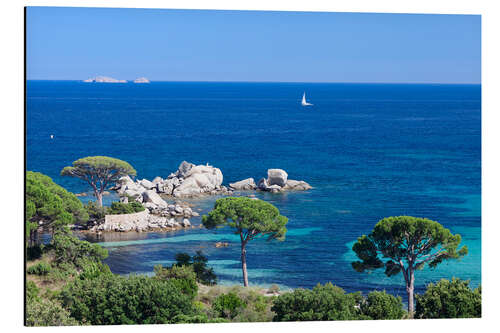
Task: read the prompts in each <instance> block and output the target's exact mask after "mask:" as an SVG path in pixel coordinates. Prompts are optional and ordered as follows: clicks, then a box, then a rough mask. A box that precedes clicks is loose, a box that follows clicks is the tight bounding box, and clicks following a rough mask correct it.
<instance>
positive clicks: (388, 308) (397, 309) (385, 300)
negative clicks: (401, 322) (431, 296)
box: [360, 291, 406, 320]
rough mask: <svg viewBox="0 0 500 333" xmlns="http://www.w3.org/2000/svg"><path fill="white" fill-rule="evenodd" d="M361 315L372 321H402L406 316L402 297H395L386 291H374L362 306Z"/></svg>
mask: <svg viewBox="0 0 500 333" xmlns="http://www.w3.org/2000/svg"><path fill="white" fill-rule="evenodd" d="M360 308H361V313H362V314H364V315H366V316H368V317H370V318H371V319H375V320H378V319H401V318H403V316H404V315H405V313H406V312H405V311H404V310H403V302H402V301H401V297H399V296H398V297H394V296H392V295H389V294H387V293H386V292H385V291H372V292H370V293H369V294H368V296H367V297H366V299H364V300H363V301H362V302H361V304H360Z"/></svg>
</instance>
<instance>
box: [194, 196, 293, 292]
mask: <svg viewBox="0 0 500 333" xmlns="http://www.w3.org/2000/svg"><path fill="white" fill-rule="evenodd" d="M287 222H288V218H286V217H285V216H282V215H280V212H279V210H278V208H276V207H274V206H273V205H272V204H270V203H268V202H265V201H263V200H256V199H250V198H246V197H239V198H235V197H228V198H222V199H218V200H217V201H216V202H215V206H214V209H213V210H212V211H211V212H209V213H208V215H205V216H203V218H202V223H203V225H204V226H205V227H206V228H208V229H213V228H217V227H222V226H229V227H231V228H233V229H234V233H235V234H238V235H240V240H241V263H242V270H243V284H244V285H245V286H248V274H247V268H246V245H247V243H248V242H249V241H251V240H252V239H254V238H256V237H259V236H263V235H265V236H267V239H268V240H273V239H275V240H279V241H282V240H284V239H285V234H286V231H287V229H286V224H287Z"/></svg>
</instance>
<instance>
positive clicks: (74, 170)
mask: <svg viewBox="0 0 500 333" xmlns="http://www.w3.org/2000/svg"><path fill="white" fill-rule="evenodd" d="M136 174H137V172H136V171H135V169H134V168H133V167H132V166H131V165H130V164H129V163H127V162H125V161H122V160H119V159H117V158H113V157H108V156H89V157H84V158H80V159H79V160H76V161H74V162H73V164H72V166H67V167H64V169H62V171H61V176H70V177H76V178H80V179H82V180H84V181H86V182H87V183H88V184H89V185H90V186H91V187H92V189H93V191H94V194H95V196H96V198H97V201H98V203H99V206H102V192H104V190H105V189H106V188H107V187H108V186H109V185H111V184H112V183H115V182H117V181H118V179H120V178H121V177H123V176H126V175H131V176H135V175H136Z"/></svg>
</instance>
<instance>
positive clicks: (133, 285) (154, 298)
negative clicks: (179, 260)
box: [60, 274, 197, 325]
mask: <svg viewBox="0 0 500 333" xmlns="http://www.w3.org/2000/svg"><path fill="white" fill-rule="evenodd" d="M60 298H61V300H62V303H63V305H64V306H65V307H66V308H67V309H68V310H69V312H70V313H71V316H72V317H74V318H76V319H77V320H79V321H82V322H88V323H91V324H92V325H121V324H168V323H177V322H179V320H180V319H179V318H180V317H178V316H180V315H185V316H188V317H189V316H194V315H196V314H197V313H196V312H195V310H194V307H193V297H192V296H190V295H187V294H185V293H183V292H182V290H181V289H180V288H179V287H178V286H177V285H176V284H175V283H174V282H173V279H169V280H161V279H156V278H152V277H147V276H135V275H131V276H128V277H124V276H119V275H112V274H101V275H99V276H97V277H96V278H93V279H75V280H74V281H72V282H71V283H70V284H69V285H68V286H67V287H66V288H65V289H64V290H63V291H62V292H61V296H60Z"/></svg>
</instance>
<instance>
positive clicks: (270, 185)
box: [238, 169, 312, 193]
mask: <svg viewBox="0 0 500 333" xmlns="http://www.w3.org/2000/svg"><path fill="white" fill-rule="evenodd" d="M238 183H239V182H238ZM257 189H258V190H260V191H266V192H271V193H278V192H283V191H306V190H310V189H312V186H311V185H309V184H308V183H306V182H305V181H303V180H293V179H288V173H287V172H286V171H285V170H282V169H269V170H267V178H261V179H260V180H259V182H258V183H257Z"/></svg>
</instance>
